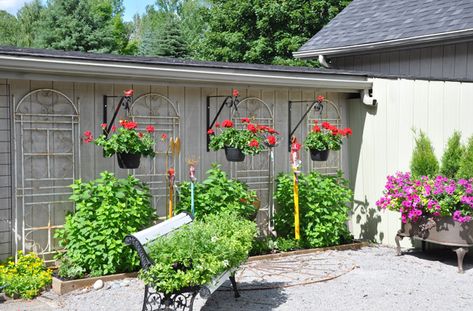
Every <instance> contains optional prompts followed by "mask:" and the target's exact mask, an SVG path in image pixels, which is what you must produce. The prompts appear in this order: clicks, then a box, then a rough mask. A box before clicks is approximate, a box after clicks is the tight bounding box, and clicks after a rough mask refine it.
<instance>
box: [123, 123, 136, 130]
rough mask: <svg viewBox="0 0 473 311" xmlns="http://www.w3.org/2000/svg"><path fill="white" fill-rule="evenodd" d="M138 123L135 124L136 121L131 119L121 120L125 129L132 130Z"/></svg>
mask: <svg viewBox="0 0 473 311" xmlns="http://www.w3.org/2000/svg"><path fill="white" fill-rule="evenodd" d="M137 126H138V125H137V124H136V122H133V121H130V122H128V121H125V122H123V127H124V128H126V129H127V130H133V129H135V128H136V127H137Z"/></svg>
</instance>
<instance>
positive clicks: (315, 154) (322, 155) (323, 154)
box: [310, 149, 330, 161]
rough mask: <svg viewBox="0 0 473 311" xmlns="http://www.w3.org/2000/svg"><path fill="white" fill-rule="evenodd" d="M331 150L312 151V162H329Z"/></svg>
mask: <svg viewBox="0 0 473 311" xmlns="http://www.w3.org/2000/svg"><path fill="white" fill-rule="evenodd" d="M329 151H330V150H328V149H326V150H315V149H310V158H311V160H312V161H327V159H328V153H329Z"/></svg>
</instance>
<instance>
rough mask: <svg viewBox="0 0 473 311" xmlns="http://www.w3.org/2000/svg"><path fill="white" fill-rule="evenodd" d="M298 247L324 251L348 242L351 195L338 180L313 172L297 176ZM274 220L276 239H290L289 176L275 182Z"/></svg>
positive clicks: (345, 181) (291, 188)
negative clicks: (299, 245) (321, 248)
mask: <svg viewBox="0 0 473 311" xmlns="http://www.w3.org/2000/svg"><path fill="white" fill-rule="evenodd" d="M298 179H299V210H300V221H301V222H300V230H301V240H302V241H301V242H300V243H301V246H305V245H306V246H309V247H324V246H330V245H337V244H340V243H344V242H346V241H349V240H350V233H349V231H348V228H347V224H346V223H347V221H348V212H349V207H348V204H349V203H351V202H352V191H351V190H350V188H349V187H348V181H347V180H346V179H344V178H342V177H341V176H335V177H330V176H323V175H321V174H319V173H317V172H311V173H309V174H301V175H299V178H298ZM275 199H276V204H277V209H276V214H275V217H274V221H275V229H276V232H277V234H278V237H282V238H289V239H292V238H293V237H294V192H293V178H292V176H291V175H285V174H280V175H279V176H278V178H277V186H276V193H275Z"/></svg>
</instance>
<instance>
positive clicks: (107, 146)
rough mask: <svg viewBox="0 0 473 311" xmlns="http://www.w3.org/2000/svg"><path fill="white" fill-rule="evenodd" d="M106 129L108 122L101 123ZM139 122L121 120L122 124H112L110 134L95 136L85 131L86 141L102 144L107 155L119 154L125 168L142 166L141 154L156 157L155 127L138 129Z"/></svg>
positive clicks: (119, 163) (118, 158)
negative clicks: (143, 129) (144, 129)
mask: <svg viewBox="0 0 473 311" xmlns="http://www.w3.org/2000/svg"><path fill="white" fill-rule="evenodd" d="M101 126H102V128H103V129H104V131H106V128H107V124H105V123H104V124H102V125H101ZM137 127H138V124H137V123H136V122H133V121H127V120H120V126H119V127H118V128H117V127H115V126H112V127H111V129H110V132H111V133H110V134H111V135H110V136H109V137H108V135H106V134H107V133H104V134H102V135H100V136H99V137H97V138H96V139H94V138H93V136H92V133H91V132H90V131H86V132H85V133H84V136H85V138H84V142H86V143H90V142H93V143H94V144H96V145H97V146H101V147H102V148H103V151H104V156H105V157H111V156H113V155H114V154H117V160H118V166H119V167H120V168H123V169H135V168H138V167H139V166H140V159H141V156H148V157H154V155H155V153H154V145H155V142H154V139H153V136H152V133H153V132H154V127H153V126H152V125H148V126H147V127H146V131H144V132H142V131H138V130H137Z"/></svg>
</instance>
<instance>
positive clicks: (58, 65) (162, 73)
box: [0, 55, 372, 90]
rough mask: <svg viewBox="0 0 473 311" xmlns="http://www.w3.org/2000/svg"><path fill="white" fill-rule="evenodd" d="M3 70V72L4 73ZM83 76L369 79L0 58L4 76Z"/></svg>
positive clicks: (343, 84) (341, 85)
mask: <svg viewBox="0 0 473 311" xmlns="http://www.w3.org/2000/svg"><path fill="white" fill-rule="evenodd" d="M2 71H3V73H2ZM15 73H21V75H22V76H23V77H28V76H33V75H34V76H35V77H39V76H47V77H48V78H50V77H62V76H65V77H69V78H74V77H75V76H77V77H82V78H83V79H84V78H89V79H95V81H100V82H107V83H108V82H110V81H114V82H116V83H117V82H118V81H122V82H123V81H131V82H133V83H135V82H137V81H139V82H141V83H151V82H161V83H163V82H168V83H169V82H171V83H172V82H178V83H182V82H185V83H190V84H205V83H218V84H244V85H261V86H286V87H317V88H330V89H339V90H360V89H365V88H369V87H370V86H371V84H372V83H371V82H369V81H368V79H367V77H366V76H359V75H358V76H356V75H353V76H350V75H346V74H345V75H337V74H332V73H330V74H329V73H327V74H324V73H291V72H268V71H255V70H236V69H216V68H206V67H195V66H193V67H190V66H172V65H146V64H136V63H123V62H103V61H91V60H71V59H59V58H45V57H24V56H22V57H20V56H11V55H0V74H1V75H2V76H3V77H8V76H11V77H15Z"/></svg>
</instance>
